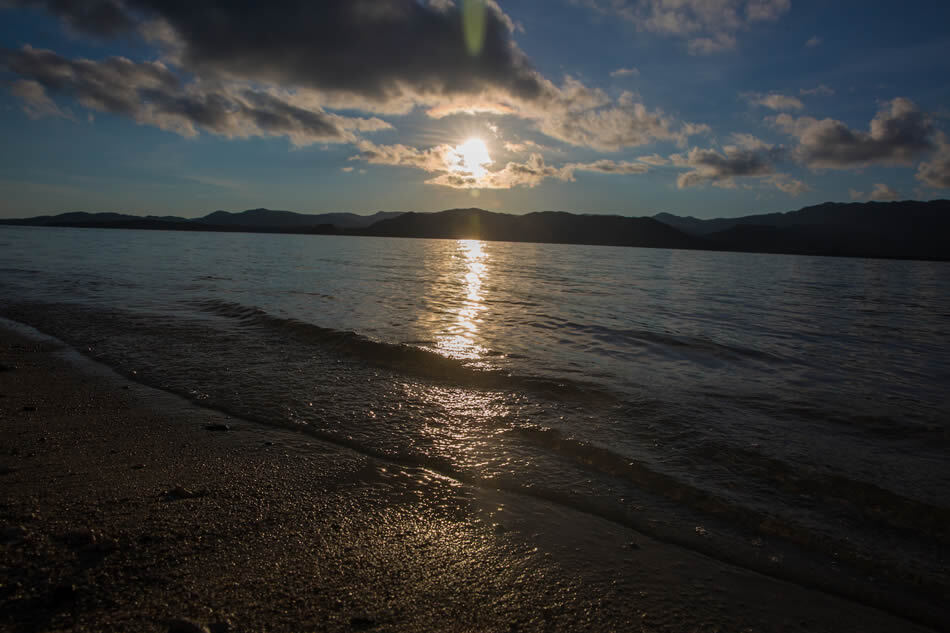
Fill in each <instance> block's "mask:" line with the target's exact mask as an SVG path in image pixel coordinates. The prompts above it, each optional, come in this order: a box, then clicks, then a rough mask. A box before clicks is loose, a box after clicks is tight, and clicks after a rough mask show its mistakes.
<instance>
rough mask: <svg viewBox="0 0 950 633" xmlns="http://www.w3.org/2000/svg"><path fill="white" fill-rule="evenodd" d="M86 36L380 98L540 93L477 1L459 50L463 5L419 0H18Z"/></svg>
mask: <svg viewBox="0 0 950 633" xmlns="http://www.w3.org/2000/svg"><path fill="white" fill-rule="evenodd" d="M17 4H27V5H31V6H43V7H44V8H46V9H47V10H49V11H50V12H52V13H55V14H56V15H59V16H61V17H62V18H63V19H64V20H66V21H67V22H69V23H70V24H72V25H75V26H77V27H80V28H83V29H85V30H87V31H89V32H91V33H94V34H100V35H101V34H114V33H116V32H118V31H121V30H123V29H124V30H132V29H133V28H141V29H143V30H144V32H145V33H148V34H151V35H156V34H158V35H159V36H160V38H161V39H164V40H165V42H164V43H165V44H166V45H167V46H168V47H170V52H171V54H172V55H173V57H174V58H175V59H176V60H177V61H178V62H179V63H180V64H181V65H182V66H183V67H185V68H188V69H189V70H191V71H192V72H196V73H200V74H202V75H205V76H209V75H217V76H221V77H230V78H240V79H253V80H257V81H265V82H271V83H275V84H280V85H293V86H296V87H307V88H311V89H315V90H321V91H339V92H344V93H349V94H352V95H357V96H360V97H362V98H364V99H369V100H373V101H378V102H388V101H391V100H398V99H399V98H400V97H403V96H405V95H406V93H411V94H413V95H419V96H427V95H436V96H446V95H456V94H466V95H477V94H480V93H482V92H484V91H486V90H498V89H502V90H504V91H505V92H506V93H507V94H510V95H513V96H515V97H517V98H521V99H526V100H532V99H536V98H538V97H539V96H541V94H542V92H543V90H544V82H543V81H542V80H541V78H540V76H539V75H538V74H537V72H535V71H534V70H533V69H532V68H531V66H530V64H529V63H528V61H527V58H526V57H525V55H524V54H523V53H522V52H521V51H520V50H519V49H518V48H517V46H515V44H514V41H513V40H512V38H511V29H512V25H511V21H510V20H509V19H508V17H507V16H506V15H505V14H504V13H503V12H502V11H501V9H499V8H498V7H497V5H495V4H494V2H487V3H485V5H484V6H485V10H484V30H483V33H484V38H483V39H484V41H483V44H482V46H481V50H480V51H479V53H478V54H477V55H473V54H470V53H469V49H468V47H467V46H466V42H465V37H464V29H463V21H462V11H461V10H460V9H459V8H458V7H457V6H455V5H449V4H446V3H422V2H418V1H417V0H372V1H370V0H320V1H314V0H270V1H269V2H260V1H259V0H203V1H199V0H85V1H84V0H74V1H69V0H46V1H42V2H41V1H38V0H21V1H20V2H18V3H17Z"/></svg>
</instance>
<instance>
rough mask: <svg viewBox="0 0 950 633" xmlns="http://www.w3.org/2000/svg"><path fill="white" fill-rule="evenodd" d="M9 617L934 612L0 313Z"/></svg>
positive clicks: (426, 625) (55, 627)
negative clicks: (385, 456) (322, 421)
mask: <svg viewBox="0 0 950 633" xmlns="http://www.w3.org/2000/svg"><path fill="white" fill-rule="evenodd" d="M0 517H2V518H0V526H2V533H0V630H2V631H11V632H13V631H16V632H26V631H205V630H207V631H212V632H223V631H234V632H236V631H249V632H250V631H361V630H372V631H534V630H537V631H577V630H590V631H644V632H654V631H656V632H659V631H668V632H683V633H686V632H689V633H700V632H703V633H705V632H709V633H712V632H716V631H722V632H726V631H729V632H740V631H750V632H751V631H755V632H759V631H783V632H789V631H810V632H815V631H829V632H831V631H834V632H836V633H841V632H846V631H854V632H859V631H860V632H865V633H867V632H875V631H881V632H884V631H887V632H894V631H925V630H929V629H926V628H923V627H921V626H918V625H915V624H913V623H910V622H908V621H906V620H902V619H899V618H897V617H894V616H892V615H889V614H886V613H884V612H881V611H877V610H875V609H873V608H870V607H867V606H864V605H860V604H857V603H854V602H851V601H848V600H844V599H841V598H837V597H834V596H830V595H827V594H824V593H821V592H817V591H813V590H809V589H806V588H804V587H801V586H798V585H795V584H791V583H787V582H783V581H779V580H775V579H772V578H769V577H767V576H763V575H761V574H758V573H754V572H751V571H748V570H745V569H742V568H738V567H733V566H729V565H726V564H723V563H721V562H718V561H716V560H713V559H711V558H708V557H706V556H703V555H700V554H697V553H694V552H691V551H688V550H685V549H682V548H679V547H675V546H672V545H668V544H664V543H661V542H658V541H656V540H654V539H651V538H648V537H646V536H643V535H640V534H638V533H636V532H633V531H631V530H630V529H627V528H624V527H621V526H618V525H616V524H613V523H611V522H608V521H605V520H603V519H600V518H596V517H592V516H588V515H585V514H582V513H578V512H575V511H572V510H568V509H565V508H563V507H558V506H555V505H552V504H547V503H545V502H542V501H538V500H534V499H527V498H521V497H518V496H514V495H511V494H505V493H500V492H497V491H494V490H489V489H484V488H477V487H473V486H469V485H463V484H460V483H458V482H456V481H453V480H450V479H447V478H444V477H441V476H439V475H436V474H434V473H432V472H430V471H427V470H425V469H421V468H418V469H414V468H410V467H406V466H400V465H394V464H391V463H386V462H384V461H381V460H378V459H374V458H370V457H367V456H365V455H362V454H360V453H357V452H354V451H351V450H349V449H346V448H341V447H338V446H335V445H332V444H327V443H321V442H319V441H316V440H314V439H313V438H310V437H306V436H304V435H303V434H299V433H294V432H292V431H284V430H279V429H272V428H265V427H262V426H260V425H256V424H254V423H251V422H247V421H243V420H239V419H233V418H229V417H227V416H225V415H224V414H221V413H217V412H214V411H211V410H208V409H203V408H200V407H198V406H196V405H194V404H192V403H189V402H187V401H185V400H183V399H181V398H179V397H177V396H173V395H170V394H168V393H165V392H162V391H159V390H155V389H152V388H150V387H146V386H143V385H140V384H138V383H135V382H129V381H127V380H125V379H124V378H122V377H120V376H118V375H116V374H114V373H112V372H111V371H109V370H108V369H106V368H104V367H103V366H101V365H96V364H95V363H93V362H92V361H88V360H82V359H81V358H80V357H79V356H78V355H77V354H76V353H75V352H72V356H69V355H68V354H64V347H63V346H62V345H61V344H58V343H56V342H55V341H49V340H38V339H35V338H30V337H27V336H26V335H25V334H24V333H23V332H14V331H10V330H3V331H0Z"/></svg>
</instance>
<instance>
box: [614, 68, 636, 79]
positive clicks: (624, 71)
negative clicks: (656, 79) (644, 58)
mask: <svg viewBox="0 0 950 633" xmlns="http://www.w3.org/2000/svg"><path fill="white" fill-rule="evenodd" d="M610 76H611V77H631V76H633V77H639V76H640V69H638V68H634V67H632V66H631V67H630V68H618V69H617V70H612V71H610Z"/></svg>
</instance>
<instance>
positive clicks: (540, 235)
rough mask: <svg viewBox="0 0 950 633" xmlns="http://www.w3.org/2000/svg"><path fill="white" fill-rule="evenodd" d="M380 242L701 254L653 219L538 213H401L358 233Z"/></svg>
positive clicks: (691, 240) (695, 244)
mask: <svg viewBox="0 0 950 633" xmlns="http://www.w3.org/2000/svg"><path fill="white" fill-rule="evenodd" d="M360 233H361V234H364V235H378V236H385V237H426V238H448V239H480V240H494V241H506V242H547V243H554V244H596V245H602V246H648V247H657V248H700V247H701V246H702V243H701V241H700V240H697V239H695V238H693V237H690V236H689V235H686V234H685V233H683V232H682V231H679V230H677V229H675V228H672V227H670V226H667V225H665V224H663V223H662V222H658V221H656V220H654V219H653V218H631V217H625V216H619V215H576V214H573V213H566V212H563V211H540V212H535V213H527V214H524V215H514V214H508V213H495V212H492V211H485V210H484V209H474V208H473V209H449V210H447V211H440V212H438V213H414V212H409V213H404V214H402V215H400V216H398V217H395V218H391V219H388V220H382V221H380V222H377V223H375V224H373V225H372V226H370V227H368V228H367V229H364V230H363V231H360Z"/></svg>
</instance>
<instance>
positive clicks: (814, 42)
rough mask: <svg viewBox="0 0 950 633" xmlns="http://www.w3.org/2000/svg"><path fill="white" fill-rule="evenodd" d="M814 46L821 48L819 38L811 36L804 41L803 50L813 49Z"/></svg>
mask: <svg viewBox="0 0 950 633" xmlns="http://www.w3.org/2000/svg"><path fill="white" fill-rule="evenodd" d="M816 46H821V38H820V37H818V36H817V35H813V36H811V37H810V38H808V39H807V40H806V41H805V48H815V47H816Z"/></svg>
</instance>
